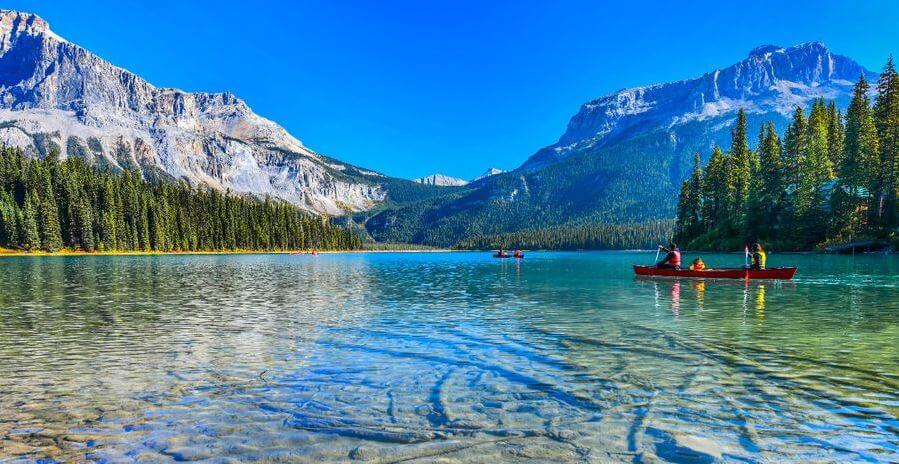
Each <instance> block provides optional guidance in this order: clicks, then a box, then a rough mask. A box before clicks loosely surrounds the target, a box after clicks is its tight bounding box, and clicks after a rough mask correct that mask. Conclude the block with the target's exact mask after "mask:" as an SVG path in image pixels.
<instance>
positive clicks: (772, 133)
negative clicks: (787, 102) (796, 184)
mask: <svg viewBox="0 0 899 464" xmlns="http://www.w3.org/2000/svg"><path fill="white" fill-rule="evenodd" d="M758 166H759V168H758V170H757V172H756V173H755V175H753V183H752V193H751V195H750V205H751V207H750V211H749V213H748V214H747V216H748V225H749V228H750V234H751V235H754V237H749V238H750V239H752V240H757V239H761V238H766V239H770V238H774V237H775V236H776V228H777V226H778V225H779V224H780V223H781V220H782V219H783V218H782V213H783V209H784V201H785V195H786V193H785V190H786V173H785V172H784V168H783V159H782V158H781V143H780V138H779V137H778V136H777V131H776V130H775V129H774V124H772V123H768V124H766V125H763V126H762V129H761V131H760V133H759V162H758Z"/></svg>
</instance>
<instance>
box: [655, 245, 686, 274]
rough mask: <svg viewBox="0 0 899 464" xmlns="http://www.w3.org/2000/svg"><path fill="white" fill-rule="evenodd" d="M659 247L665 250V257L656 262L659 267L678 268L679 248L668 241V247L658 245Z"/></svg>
mask: <svg viewBox="0 0 899 464" xmlns="http://www.w3.org/2000/svg"><path fill="white" fill-rule="evenodd" d="M659 249H660V250H662V251H664V252H665V257H664V258H662V260H661V261H659V262H658V263H656V267H657V268H659V269H680V248H678V247H677V244H676V243H673V242H672V243H669V244H668V248H665V247H663V246H662V245H659Z"/></svg>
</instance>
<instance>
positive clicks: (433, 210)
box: [366, 42, 876, 246]
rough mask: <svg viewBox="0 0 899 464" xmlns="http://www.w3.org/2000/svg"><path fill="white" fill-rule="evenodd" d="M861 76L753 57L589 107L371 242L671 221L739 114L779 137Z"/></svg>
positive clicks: (804, 57) (386, 222)
mask: <svg viewBox="0 0 899 464" xmlns="http://www.w3.org/2000/svg"><path fill="white" fill-rule="evenodd" d="M859 76H865V77H866V78H868V77H870V78H872V79H873V78H875V77H876V74H874V73H871V72H869V71H867V70H866V69H865V68H864V67H862V66H861V65H859V64H858V63H856V62H854V61H853V60H852V59H850V58H848V57H845V56H841V55H838V54H834V53H831V52H830V50H828V49H827V47H825V46H824V44H821V43H817V42H813V43H806V44H799V45H796V46H793V47H788V48H783V47H775V46H762V47H758V48H756V49H754V50H752V51H751V52H750V53H749V56H747V57H746V58H745V59H743V60H741V61H740V62H738V63H735V64H733V65H731V66H728V67H724V68H720V69H716V70H713V71H711V72H708V73H705V74H703V75H702V76H698V77H695V78H692V79H686V80H681V81H675V82H670V83H664V84H657V85H651V86H645V87H635V88H629V89H623V90H620V91H617V92H614V93H612V94H609V95H606V96H604V97H600V98H597V99H594V100H591V101H589V102H586V103H584V104H583V105H582V106H581V108H580V110H579V111H578V112H577V114H575V115H574V116H573V117H572V118H571V119H570V121H569V123H568V127H567V129H566V131H565V133H564V134H562V136H561V137H560V138H559V140H558V141H557V142H556V143H554V144H552V145H549V146H547V147H545V148H543V149H541V150H539V151H537V153H535V154H534V155H533V156H531V157H530V158H529V159H528V160H527V161H526V162H525V163H524V164H523V165H522V166H520V167H519V168H518V169H516V170H514V171H512V172H508V173H504V174H498V175H495V176H491V177H490V178H488V179H484V180H483V181H478V182H472V183H471V184H469V186H466V187H462V188H460V190H459V191H456V192H453V193H452V194H450V195H447V196H442V197H437V198H434V199H431V200H425V201H418V202H411V203H409V204H407V205H404V206H402V207H396V208H394V207H390V208H388V209H387V210H385V211H381V212H378V213H377V214H375V215H374V216H373V217H371V219H370V220H368V221H367V222H366V229H367V230H368V232H369V234H370V235H371V236H372V237H375V238H376V239H378V240H389V241H405V242H414V243H423V244H429V245H437V246H450V245H454V244H457V243H459V241H460V240H461V241H463V242H464V243H472V242H473V241H479V240H481V239H480V238H478V237H487V236H490V237H493V236H496V235H505V234H509V233H515V232H527V233H531V231H534V230H537V229H551V230H559V229H566V228H568V227H569V226H570V225H571V224H577V225H579V226H580V225H586V226H593V225H603V224H642V223H646V222H649V221H660V220H667V219H672V218H674V217H675V216H676V204H677V198H678V191H679V187H680V185H681V182H682V181H683V180H684V179H685V178H687V177H689V176H690V174H691V170H692V167H693V161H694V160H693V155H694V153H696V152H699V153H700V154H701V157H702V162H703V163H705V162H707V161H708V160H709V158H710V157H711V155H712V147H714V146H716V145H719V146H720V145H727V144H729V139H730V133H731V130H732V128H733V125H734V124H735V121H736V119H737V113H738V111H739V109H740V108H741V107H743V108H746V112H744V113H743V115H742V116H741V117H742V121H743V123H742V124H743V125H744V126H745V127H744V132H748V133H750V134H752V135H751V136H752V137H754V135H755V134H756V133H757V131H759V130H760V128H763V127H766V126H768V123H773V124H774V126H775V129H776V130H778V131H782V130H784V129H785V128H786V127H787V125H788V124H789V123H790V119H791V113H792V111H793V109H794V108H795V106H796V105H802V106H805V105H811V103H812V102H814V101H816V100H817V99H819V98H821V97H822V96H826V97H827V98H829V99H831V100H832V101H834V102H835V105H834V106H835V109H839V110H843V109H845V108H847V107H848V103H849V100H850V98H851V95H852V85H853V84H852V83H853V82H854V81H855V80H857V79H858V77H859ZM741 188H743V187H741Z"/></svg>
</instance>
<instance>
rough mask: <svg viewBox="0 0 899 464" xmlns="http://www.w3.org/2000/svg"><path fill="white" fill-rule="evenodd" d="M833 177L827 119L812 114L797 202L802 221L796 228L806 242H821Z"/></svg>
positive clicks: (801, 167)
mask: <svg viewBox="0 0 899 464" xmlns="http://www.w3.org/2000/svg"><path fill="white" fill-rule="evenodd" d="M813 111H814V108H813ZM833 177H834V172H833V164H832V163H831V162H830V158H829V157H828V155H827V120H826V118H824V117H814V118H813V117H811V116H810V117H809V124H808V131H807V139H806V145H805V150H804V152H803V153H802V154H801V157H800V163H799V185H798V187H797V190H796V202H795V207H796V215H797V219H798V221H799V222H798V223H797V226H798V228H797V229H796V231H797V232H799V233H801V237H802V239H803V240H804V241H805V245H812V244H815V243H819V242H820V241H821V240H823V238H824V236H825V234H826V230H824V229H823V228H822V227H821V226H822V224H825V223H826V221H824V218H825V217H826V216H825V214H826V206H827V204H825V200H826V192H825V189H826V188H827V187H828V182H829V181H830V180H831V179H833Z"/></svg>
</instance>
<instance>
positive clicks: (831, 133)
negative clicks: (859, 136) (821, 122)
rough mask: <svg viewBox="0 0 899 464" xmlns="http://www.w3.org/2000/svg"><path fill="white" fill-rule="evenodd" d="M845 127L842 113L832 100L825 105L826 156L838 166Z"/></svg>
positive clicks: (841, 156)
mask: <svg viewBox="0 0 899 464" xmlns="http://www.w3.org/2000/svg"><path fill="white" fill-rule="evenodd" d="M844 137H845V128H844V127H843V115H842V114H841V113H840V110H839V109H838V108H837V103H836V102H835V101H833V100H831V101H830V105H829V106H828V107H827V156H828V158H830V162H831V163H833V165H834V166H839V165H840V161H841V160H842V158H843V139H844Z"/></svg>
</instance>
